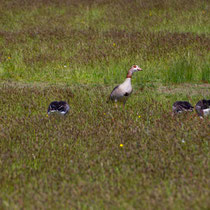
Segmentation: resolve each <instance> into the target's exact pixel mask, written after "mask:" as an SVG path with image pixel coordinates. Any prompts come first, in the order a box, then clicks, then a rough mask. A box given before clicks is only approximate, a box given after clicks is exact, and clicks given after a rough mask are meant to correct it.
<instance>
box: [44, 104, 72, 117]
mask: <svg viewBox="0 0 210 210" xmlns="http://www.w3.org/2000/svg"><path fill="white" fill-rule="evenodd" d="M69 109H70V107H69V105H68V104H67V103H66V102H65V101H53V102H51V103H50V105H49V107H48V110H47V113H48V115H50V114H51V113H58V114H60V115H66V114H67V113H68V111H69Z"/></svg>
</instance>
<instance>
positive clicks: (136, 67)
mask: <svg viewBox="0 0 210 210" xmlns="http://www.w3.org/2000/svg"><path fill="white" fill-rule="evenodd" d="M131 70H132V71H133V72H136V71H142V69H141V68H140V67H139V66H137V65H133V66H132V67H131Z"/></svg>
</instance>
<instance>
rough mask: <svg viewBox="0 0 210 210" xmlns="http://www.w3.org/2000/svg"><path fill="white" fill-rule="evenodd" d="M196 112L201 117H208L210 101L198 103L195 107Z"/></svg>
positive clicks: (204, 100)
mask: <svg viewBox="0 0 210 210" xmlns="http://www.w3.org/2000/svg"><path fill="white" fill-rule="evenodd" d="M195 110H196V112H197V114H198V116H200V117H203V116H206V115H208V114H209V113H210V100H206V99H203V100H200V101H198V103H197V104H196V105H195Z"/></svg>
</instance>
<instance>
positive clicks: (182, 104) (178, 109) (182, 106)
mask: <svg viewBox="0 0 210 210" xmlns="http://www.w3.org/2000/svg"><path fill="white" fill-rule="evenodd" d="M193 108H194V107H193V106H192V105H191V104H190V103H189V102H188V101H176V102H175V103H174V104H173V106H172V109H173V113H174V114H179V113H182V112H192V111H193Z"/></svg>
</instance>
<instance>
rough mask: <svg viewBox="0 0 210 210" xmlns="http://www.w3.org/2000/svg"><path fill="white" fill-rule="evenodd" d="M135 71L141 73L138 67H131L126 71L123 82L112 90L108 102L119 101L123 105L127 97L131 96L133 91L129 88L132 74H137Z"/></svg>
mask: <svg viewBox="0 0 210 210" xmlns="http://www.w3.org/2000/svg"><path fill="white" fill-rule="evenodd" d="M137 71H142V69H141V68H140V67H138V66H137V65H133V66H132V67H131V68H130V69H129V70H128V73H127V76H126V79H125V81H124V82H123V83H122V84H120V85H118V86H116V87H115V88H114V89H113V90H112V92H111V94H110V96H109V100H111V101H114V102H118V101H120V102H123V103H124V105H125V103H126V101H127V99H128V97H129V96H130V95H131V93H132V91H133V89H132V86H131V78H132V75H133V73H134V72H137Z"/></svg>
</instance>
